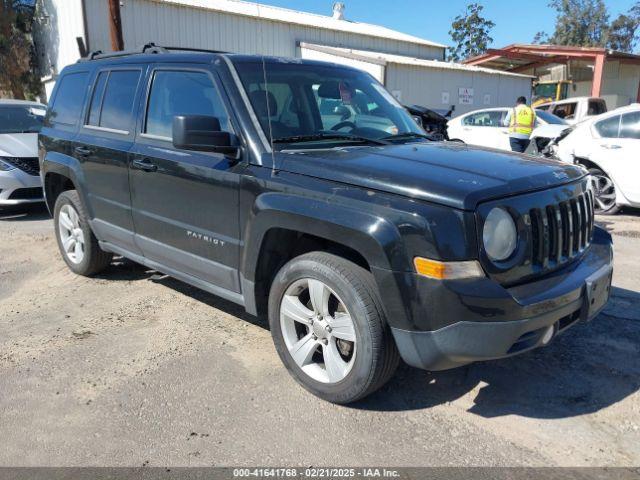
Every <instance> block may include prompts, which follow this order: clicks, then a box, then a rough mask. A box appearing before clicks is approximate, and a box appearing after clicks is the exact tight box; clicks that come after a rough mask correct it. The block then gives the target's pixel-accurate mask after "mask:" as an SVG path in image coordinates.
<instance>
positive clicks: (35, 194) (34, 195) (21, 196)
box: [9, 187, 43, 200]
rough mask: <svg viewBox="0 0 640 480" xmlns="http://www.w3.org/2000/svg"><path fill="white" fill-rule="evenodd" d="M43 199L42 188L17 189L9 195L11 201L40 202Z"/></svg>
mask: <svg viewBox="0 0 640 480" xmlns="http://www.w3.org/2000/svg"><path fill="white" fill-rule="evenodd" d="M42 197H43V195H42V188H40V187H35V188H17V189H15V190H14V191H13V192H11V195H9V200H39V199H41V198H42Z"/></svg>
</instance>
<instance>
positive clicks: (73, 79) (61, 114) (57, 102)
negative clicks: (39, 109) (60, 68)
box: [49, 72, 89, 126]
mask: <svg viewBox="0 0 640 480" xmlns="http://www.w3.org/2000/svg"><path fill="white" fill-rule="evenodd" d="M58 81H59V82H60V85H59V86H58V91H57V93H56V98H55V99H54V101H53V105H52V106H51V111H50V112H49V120H50V121H51V122H53V123H62V124H64V125H72V126H73V125H76V124H77V123H78V119H79V118H80V114H81V112H82V103H83V101H84V94H85V92H86V91H87V84H88V81H89V74H88V73H86V72H81V73H70V74H68V75H65V76H63V77H62V78H61V79H60V80H58Z"/></svg>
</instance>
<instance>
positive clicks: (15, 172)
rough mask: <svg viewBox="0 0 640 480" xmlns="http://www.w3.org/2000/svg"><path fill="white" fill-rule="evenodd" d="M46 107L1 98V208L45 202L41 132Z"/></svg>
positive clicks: (34, 103) (35, 103)
mask: <svg viewBox="0 0 640 480" xmlns="http://www.w3.org/2000/svg"><path fill="white" fill-rule="evenodd" d="M46 108H47V107H46V106H45V105H42V104H41V103H37V102H27V101H23V100H0V207H2V206H7V205H19V204H23V203H34V202H42V201H44V198H43V195H42V183H41V181H40V166H39V164H38V132H39V131H40V128H42V121H43V119H44V115H45V113H46Z"/></svg>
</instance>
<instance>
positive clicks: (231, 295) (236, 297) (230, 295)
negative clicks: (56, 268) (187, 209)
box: [98, 241, 245, 307]
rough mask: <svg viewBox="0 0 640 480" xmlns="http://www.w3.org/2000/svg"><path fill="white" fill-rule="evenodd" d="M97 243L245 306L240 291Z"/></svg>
mask: <svg viewBox="0 0 640 480" xmlns="http://www.w3.org/2000/svg"><path fill="white" fill-rule="evenodd" d="M98 243H99V244H100V248H102V249H103V250H105V251H107V252H112V253H115V254H116V255H122V256H123V257H126V258H128V259H130V260H133V261H134V262H136V263H140V264H142V265H144V266H146V267H149V268H151V269H153V270H157V271H158V272H161V273H164V274H165V275H169V276H170V277H173V278H176V279H178V280H180V281H181V282H184V283H188V284H189V285H193V286H194V287H196V288H199V289H201V290H204V291H205V292H209V293H212V294H213V295H217V296H218V297H222V298H224V299H225V300H229V301H231V302H233V303H237V304H238V305H242V306H243V307H244V306H245V301H244V296H243V295H242V293H237V292H232V291H231V290H227V289H226V288H222V287H218V286H217V285H213V284H211V283H209V282H205V281H204V280H201V279H199V278H196V277H194V276H192V275H189V274H186V273H182V272H179V271H177V270H174V269H172V268H169V267H167V266H165V265H162V264H160V263H157V262H154V261H152V260H149V259H148V258H145V257H143V256H141V255H137V254H135V253H132V252H130V251H128V250H125V249H124V248H120V247H117V246H115V245H113V244H112V243H109V242H103V241H100V242H98Z"/></svg>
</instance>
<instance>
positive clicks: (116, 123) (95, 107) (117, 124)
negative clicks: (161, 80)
mask: <svg viewBox="0 0 640 480" xmlns="http://www.w3.org/2000/svg"><path fill="white" fill-rule="evenodd" d="M139 80H140V71H139V70H113V71H111V72H100V75H98V79H97V80H96V86H95V88H94V89H93V96H92V98H91V107H90V109H89V117H88V120H87V121H88V124H89V125H93V126H96V127H102V128H110V129H113V130H122V131H124V130H126V129H127V128H128V126H129V125H131V114H132V112H133V106H134V102H135V96H136V89H137V87H138V81H139Z"/></svg>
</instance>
